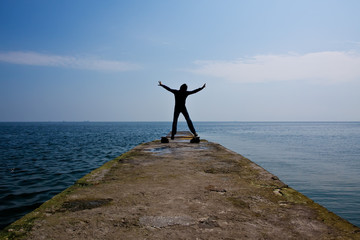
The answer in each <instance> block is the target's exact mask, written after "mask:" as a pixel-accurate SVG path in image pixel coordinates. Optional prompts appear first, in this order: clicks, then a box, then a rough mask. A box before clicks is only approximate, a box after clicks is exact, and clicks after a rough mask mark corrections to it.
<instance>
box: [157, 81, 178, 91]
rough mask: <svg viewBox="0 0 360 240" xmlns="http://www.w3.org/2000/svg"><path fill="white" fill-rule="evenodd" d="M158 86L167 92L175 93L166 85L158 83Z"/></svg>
mask: <svg viewBox="0 0 360 240" xmlns="http://www.w3.org/2000/svg"><path fill="white" fill-rule="evenodd" d="M159 86H161V87H163V88H165V89H166V90H168V91H169V92H172V93H174V92H175V90H174V89H171V88H169V87H168V86H166V85H164V84H162V83H161V81H159Z"/></svg>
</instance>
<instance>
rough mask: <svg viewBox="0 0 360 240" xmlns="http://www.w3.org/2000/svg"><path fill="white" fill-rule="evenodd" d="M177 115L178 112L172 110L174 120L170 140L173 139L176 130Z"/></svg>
mask: <svg viewBox="0 0 360 240" xmlns="http://www.w3.org/2000/svg"><path fill="white" fill-rule="evenodd" d="M179 114H180V112H179V111H178V110H176V109H175V110H174V119H173V124H172V130H171V139H174V136H175V134H176V128H177V121H178V118H179Z"/></svg>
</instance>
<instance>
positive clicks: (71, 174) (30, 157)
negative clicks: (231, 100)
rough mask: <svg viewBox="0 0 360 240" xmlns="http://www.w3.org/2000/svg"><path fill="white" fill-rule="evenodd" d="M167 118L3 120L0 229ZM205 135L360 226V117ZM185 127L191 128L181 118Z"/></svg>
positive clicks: (244, 125) (211, 126) (215, 125)
mask: <svg viewBox="0 0 360 240" xmlns="http://www.w3.org/2000/svg"><path fill="white" fill-rule="evenodd" d="M170 127H171V123H168V122H148V123H146V122H132V123H124V122H121V123H92V122H84V123H0V162H1V165H0V228H3V227H5V226H6V225H8V224H10V223H11V222H13V221H15V220H16V219H18V218H20V217H21V216H23V215H24V214H26V213H27V212H30V211H32V210H33V209H35V208H36V207H38V206H39V205H40V204H41V203H43V202H44V201H46V200H48V199H50V198H51V197H52V196H54V195H55V194H57V193H59V192H61V191H62V190H64V189H65V188H67V187H68V186H70V185H72V184H73V183H74V182H75V181H76V180H77V179H79V178H81V177H82V176H84V175H85V174H87V173H88V172H90V171H91V170H93V169H95V168H97V167H99V166H101V165H102V164H103V163H105V162H107V161H109V160H111V159H113V158H115V157H117V156H119V155H121V154H122V153H124V152H126V151H128V150H130V149H131V148H133V147H134V146H136V145H138V144H140V143H142V142H148V141H151V140H154V139H158V138H160V136H163V135H165V134H166V133H167V132H168V131H169V129H170ZM195 127H196V128H197V130H198V132H199V134H200V136H201V137H202V138H205V139H207V140H210V141H214V142H218V143H220V144H222V145H224V146H226V147H227V148H229V149H231V150H233V151H236V152H238V153H240V154H242V155H244V156H245V157H248V158H250V159H251V160H252V161H254V162H256V163H257V164H259V165H261V166H262V167H264V168H265V169H267V170H268V171H270V172H272V173H273V174H275V175H277V176H278V177H279V178H280V179H281V180H282V181H284V182H285V183H286V184H288V185H289V186H291V187H293V188H295V189H296V190H298V191H300V192H302V193H304V194H305V195H307V196H308V197H310V198H312V199H313V200H315V201H316V202H318V203H320V204H321V205H323V206H325V207H326V208H328V209H329V210H331V211H333V212H335V213H336V214H338V215H340V216H341V217H343V218H345V219H347V220H349V221H350V222H352V223H353V224H355V225H357V226H360V177H359V176H360V122H340V123H337V122H324V123H321V122H314V123H311V122H299V123H297V122H291V123H287V122H279V123H276V122H234V123H233V122H197V123H195ZM179 130H187V128H186V126H185V124H184V123H179Z"/></svg>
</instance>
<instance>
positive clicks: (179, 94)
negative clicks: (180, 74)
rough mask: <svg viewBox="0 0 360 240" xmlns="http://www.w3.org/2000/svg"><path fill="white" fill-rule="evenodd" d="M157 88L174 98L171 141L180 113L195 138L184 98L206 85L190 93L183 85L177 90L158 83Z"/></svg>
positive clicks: (195, 134)
mask: <svg viewBox="0 0 360 240" xmlns="http://www.w3.org/2000/svg"><path fill="white" fill-rule="evenodd" d="M159 86H161V87H163V88H165V89H166V90H168V91H169V92H172V93H173V94H174V96H175V108H174V119H173V123H172V131H171V139H174V136H175V134H176V129H177V121H178V118H179V115H180V113H182V114H183V115H184V117H185V119H186V122H187V124H188V127H189V129H190V131H191V132H192V134H193V135H194V137H197V133H196V131H195V128H194V125H193V123H192V122H191V119H190V116H189V113H188V111H187V109H186V106H185V103H186V98H187V97H188V96H189V95H191V94H194V93H197V92H199V91H201V90H203V89H204V88H205V86H206V83H205V84H204V85H203V86H202V87H201V88H197V89H195V90H192V91H187V85H186V84H185V83H184V84H183V85H181V86H180V89H179V90H175V89H171V88H169V87H168V86H166V85H164V84H162V83H161V81H159Z"/></svg>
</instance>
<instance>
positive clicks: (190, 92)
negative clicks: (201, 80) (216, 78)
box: [189, 83, 206, 95]
mask: <svg viewBox="0 0 360 240" xmlns="http://www.w3.org/2000/svg"><path fill="white" fill-rule="evenodd" d="M205 87H206V83H205V84H204V85H203V86H202V87H201V88H197V89H195V90H192V91H189V95H190V94H194V93H197V92H199V91H201V90H203V89H204V88H205Z"/></svg>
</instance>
